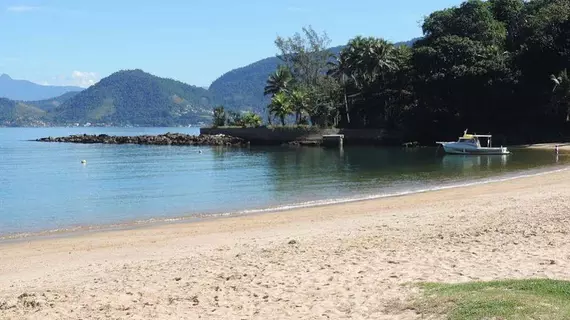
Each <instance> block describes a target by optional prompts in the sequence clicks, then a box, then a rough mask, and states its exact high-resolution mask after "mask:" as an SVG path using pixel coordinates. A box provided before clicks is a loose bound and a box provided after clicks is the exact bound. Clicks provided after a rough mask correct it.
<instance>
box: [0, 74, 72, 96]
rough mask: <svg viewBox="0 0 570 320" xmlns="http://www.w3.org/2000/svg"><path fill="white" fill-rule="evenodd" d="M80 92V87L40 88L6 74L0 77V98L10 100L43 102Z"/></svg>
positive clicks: (40, 86)
mask: <svg viewBox="0 0 570 320" xmlns="http://www.w3.org/2000/svg"><path fill="white" fill-rule="evenodd" d="M81 90H83V88H80V87H59V86H42V85H39V84H37V83H33V82H30V81H27V80H14V79H12V78H10V76H9V75H7V74H2V75H0V97H3V98H8V99H11V100H44V99H49V98H53V97H57V96H60V95H62V94H64V93H66V92H70V91H81Z"/></svg>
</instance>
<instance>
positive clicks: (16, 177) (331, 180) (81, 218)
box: [0, 127, 570, 238]
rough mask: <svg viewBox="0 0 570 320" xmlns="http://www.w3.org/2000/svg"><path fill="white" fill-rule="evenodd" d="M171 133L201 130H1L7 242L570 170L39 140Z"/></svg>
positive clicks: (546, 162) (363, 154)
mask: <svg viewBox="0 0 570 320" xmlns="http://www.w3.org/2000/svg"><path fill="white" fill-rule="evenodd" d="M166 132H180V133H188V134H199V129H198V128H91V127H89V128H83V127H81V128H0V238H10V237H15V236H20V235H26V234H34V233H40V232H53V231H62V230H78V229H89V228H105V227H108V226H120V225H129V224H133V223H137V224H140V223H148V222H152V221H172V220H178V219H189V218H197V219H200V218H203V217H210V216H220V215H232V214H247V213H252V212H263V211H270V210H277V209H288V208H295V207H304V206H313V205H322V204H327V203H337V202H345V201H355V200H361V199H371V198H378V197H385V196H391V195H400V194H406V193H414V192H422V191H428V190H434V189H440V188H450V187H455V186H460V185H465V184H473V183H485V182H489V181H493V180H500V179H511V178H516V177H517V176H521V175H528V174H540V173H542V172H546V171H552V170H561V169H565V168H566V167H567V165H568V163H569V160H570V159H569V158H568V157H564V156H562V157H557V156H556V155H555V154H554V152H553V151H543V150H542V151H541V150H513V153H512V154H511V155H508V156H456V155H443V154H442V153H441V150H437V149H436V148H416V149H404V148H381V147H356V146H354V147H351V146H345V147H344V149H342V150H339V149H325V148H318V147H256V146H252V147H249V148H230V147H189V146H140V145H103V144H91V145H82V144H66V143H41V142H35V141H30V140H33V139H37V138H41V137H47V136H54V137H55V136H66V135H70V134H83V133H87V134H103V133H104V134H109V135H140V134H160V133H166ZM82 160H85V161H86V163H84V164H83V163H82Z"/></svg>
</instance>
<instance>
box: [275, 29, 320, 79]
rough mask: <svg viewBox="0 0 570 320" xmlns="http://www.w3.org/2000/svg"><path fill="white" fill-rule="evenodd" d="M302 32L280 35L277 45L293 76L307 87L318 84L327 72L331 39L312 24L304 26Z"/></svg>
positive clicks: (281, 57)
mask: <svg viewBox="0 0 570 320" xmlns="http://www.w3.org/2000/svg"><path fill="white" fill-rule="evenodd" d="M302 32H303V34H300V33H295V34H294V35H293V36H292V37H290V38H282V37H280V36H279V37H277V39H276V40H275V45H276V46H277V48H278V50H279V51H280V53H279V55H278V57H279V58H280V59H281V60H282V61H283V63H284V64H285V66H286V67H288V68H289V70H291V72H292V75H293V78H295V80H296V81H297V82H298V83H299V85H300V86H305V87H306V86H311V85H316V83H317V81H318V78H319V77H322V76H323V75H324V74H325V73H326V70H327V63H328V61H329V59H330V58H331V53H330V52H329V51H328V47H329V45H330V42H331V41H330V39H329V37H328V35H327V34H326V33H325V32H323V33H322V34H318V33H317V32H316V31H315V30H313V28H312V27H311V26H309V27H304V28H303V29H302Z"/></svg>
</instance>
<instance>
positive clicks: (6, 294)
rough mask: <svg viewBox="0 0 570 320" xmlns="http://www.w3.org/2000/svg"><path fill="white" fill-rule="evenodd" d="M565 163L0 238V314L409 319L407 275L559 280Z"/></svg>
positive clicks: (568, 224) (564, 234)
mask: <svg viewBox="0 0 570 320" xmlns="http://www.w3.org/2000/svg"><path fill="white" fill-rule="evenodd" d="M569 199H570V171H561V172H556V173H550V174H546V175H542V176H534V177H527V178H520V179H515V180H509V181H504V182H498V183H489V184H484V185H477V186H470V187H462V188H455V189H448V190H442V191H435V192H427V193H421V194H414V195H408V196H402V197H394V198H385V199H379V200H371V201H362V202H354V203H346V204H337V205H331V206H323V207H313V208H304V209H298V210H291V211H284V212H273V213H267V214H263V215H255V216H243V217H233V218H223V219H216V220H210V221H204V222H196V223H178V224H168V225H154V226H148V227H144V228H137V229H132V230H121V231H106V232H96V233H86V234H82V235H73V236H61V237H57V238H52V239H27V240H23V241H18V242H8V243H0V319H417V318H420V317H421V315H418V314H416V313H415V312H414V311H413V310H407V309H406V307H405V306H406V300H407V299H409V298H410V297H413V296H414V295H415V294H417V292H418V289H417V288H415V287H414V285H413V283H417V282H425V281H430V282H431V281H438V282H462V281H473V280H491V279H508V278H556V279H570V255H569V252H570V237H569V236H568V234H569V233H570V200H569Z"/></svg>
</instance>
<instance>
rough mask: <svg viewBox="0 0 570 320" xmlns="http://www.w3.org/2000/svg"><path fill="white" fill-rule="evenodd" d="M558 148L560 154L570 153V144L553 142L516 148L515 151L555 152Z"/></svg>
mask: <svg viewBox="0 0 570 320" xmlns="http://www.w3.org/2000/svg"><path fill="white" fill-rule="evenodd" d="M556 146H558V151H559V152H570V142H552V143H537V144H527V145H520V146H514V147H512V148H514V149H539V150H552V151H554V150H555V148H556Z"/></svg>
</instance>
